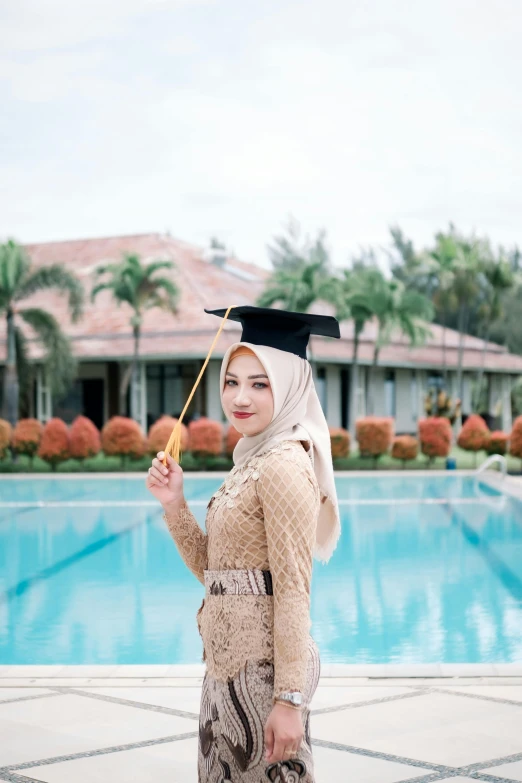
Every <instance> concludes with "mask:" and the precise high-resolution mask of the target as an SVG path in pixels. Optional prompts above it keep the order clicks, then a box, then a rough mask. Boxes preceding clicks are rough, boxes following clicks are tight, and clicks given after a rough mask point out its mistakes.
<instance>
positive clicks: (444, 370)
mask: <svg viewBox="0 0 522 783" xmlns="http://www.w3.org/2000/svg"><path fill="white" fill-rule="evenodd" d="M442 378H443V380H444V388H445V389H446V390H447V388H448V367H447V363H446V307H445V306H444V307H443V308H442Z"/></svg>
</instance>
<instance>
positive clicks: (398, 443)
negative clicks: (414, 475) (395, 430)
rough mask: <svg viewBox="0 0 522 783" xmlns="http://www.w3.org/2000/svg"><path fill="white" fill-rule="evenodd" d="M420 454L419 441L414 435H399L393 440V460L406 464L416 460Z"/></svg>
mask: <svg viewBox="0 0 522 783" xmlns="http://www.w3.org/2000/svg"><path fill="white" fill-rule="evenodd" d="M418 453H419V441H418V440H417V438H414V437H413V436H412V435H398V436H397V437H396V438H394V439H393V445H392V452H391V455H392V457H393V459H400V460H402V462H403V463H404V464H405V463H406V462H408V461H410V460H413V459H416V458H417V454H418Z"/></svg>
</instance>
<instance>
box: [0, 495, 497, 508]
mask: <svg viewBox="0 0 522 783" xmlns="http://www.w3.org/2000/svg"><path fill="white" fill-rule="evenodd" d="M491 500H492V501H495V500H499V501H500V500H504V496H503V495H498V496H496V495H492V496H491ZM338 503H339V505H340V506H387V505H394V506H397V505H400V506H410V505H427V506H442V505H445V504H448V503H456V504H458V505H473V504H475V505H476V504H481V503H482V501H481V500H479V499H477V498H375V499H371V498H354V499H353V500H339V501H338ZM188 504H189V506H207V505H208V500H189V501H188ZM99 506H106V507H107V508H129V507H134V508H140V507H143V508H158V509H159V506H158V502H157V501H154V500H12V501H4V502H2V501H0V508H98V507H99Z"/></svg>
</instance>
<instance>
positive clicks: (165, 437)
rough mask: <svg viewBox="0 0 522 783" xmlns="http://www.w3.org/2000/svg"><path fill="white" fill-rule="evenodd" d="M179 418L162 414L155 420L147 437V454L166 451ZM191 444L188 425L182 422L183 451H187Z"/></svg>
mask: <svg viewBox="0 0 522 783" xmlns="http://www.w3.org/2000/svg"><path fill="white" fill-rule="evenodd" d="M177 421H178V420H177V419H175V418H174V417H173V416H166V415H165V416H162V417H161V418H160V419H158V420H157V421H155V422H154V424H153V425H152V426H151V428H150V429H149V436H148V438H147V454H150V455H154V456H156V454H157V453H158V451H165V446H166V445H167V443H168V442H169V438H170V436H171V434H172V430H173V429H174V427H175V426H176V423H177ZM188 445H189V434H188V429H187V427H186V426H185V425H184V424H183V423H182V424H181V451H182V452H183V451H186V450H187V449H188Z"/></svg>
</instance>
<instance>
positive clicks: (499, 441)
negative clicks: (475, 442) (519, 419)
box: [484, 430, 509, 454]
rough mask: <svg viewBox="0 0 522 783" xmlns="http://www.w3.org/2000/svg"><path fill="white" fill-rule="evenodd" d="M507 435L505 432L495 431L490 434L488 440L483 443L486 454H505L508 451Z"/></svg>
mask: <svg viewBox="0 0 522 783" xmlns="http://www.w3.org/2000/svg"><path fill="white" fill-rule="evenodd" d="M508 442H509V435H508V434H507V432H502V431H501V430H495V432H492V433H490V436H489V438H488V439H487V440H486V441H485V443H484V448H485V449H486V451H487V453H488V454H505V453H506V451H507V449H508Z"/></svg>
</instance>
